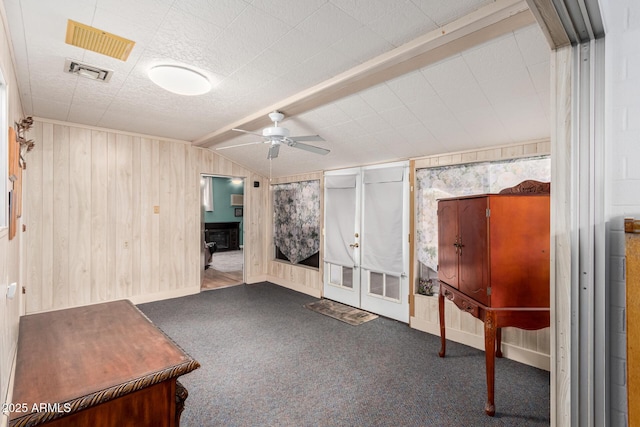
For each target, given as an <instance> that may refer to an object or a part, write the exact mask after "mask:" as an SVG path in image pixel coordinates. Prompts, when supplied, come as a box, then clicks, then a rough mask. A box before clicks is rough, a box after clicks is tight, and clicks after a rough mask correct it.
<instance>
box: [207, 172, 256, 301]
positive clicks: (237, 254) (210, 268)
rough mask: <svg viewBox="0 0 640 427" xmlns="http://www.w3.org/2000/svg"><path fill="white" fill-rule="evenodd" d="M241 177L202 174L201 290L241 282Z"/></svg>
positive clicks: (242, 187)
mask: <svg viewBox="0 0 640 427" xmlns="http://www.w3.org/2000/svg"><path fill="white" fill-rule="evenodd" d="M244 181H245V180H244V178H243V177H232V176H220V175H204V174H203V175H202V176H201V179H200V188H201V196H200V197H201V206H202V209H201V216H200V218H201V219H200V230H201V236H200V238H201V240H202V251H201V260H202V262H201V282H200V283H201V285H200V288H201V289H202V290H209V289H219V288H226V287H229V286H235V285H240V284H243V283H244V221H243V219H244Z"/></svg>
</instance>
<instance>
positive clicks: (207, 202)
mask: <svg viewBox="0 0 640 427" xmlns="http://www.w3.org/2000/svg"><path fill="white" fill-rule="evenodd" d="M202 179H203V181H202V205H203V206H204V210H205V211H206V212H213V177H212V176H203V177H202Z"/></svg>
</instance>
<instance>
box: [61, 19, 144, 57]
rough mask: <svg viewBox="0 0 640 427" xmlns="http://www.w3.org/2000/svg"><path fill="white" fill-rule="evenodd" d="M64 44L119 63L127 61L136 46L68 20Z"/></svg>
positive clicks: (120, 38)
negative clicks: (116, 60)
mask: <svg viewBox="0 0 640 427" xmlns="http://www.w3.org/2000/svg"><path fill="white" fill-rule="evenodd" d="M65 42H66V43H67V44H70V45H73V46H78V47H81V48H83V49H89V50H91V51H93V52H98V53H101V54H103V55H107V56H110V57H112V58H116V59H119V60H121V61H126V60H127V58H128V57H129V54H130V53H131V50H132V49H133V46H134V45H135V44H136V43H135V42H134V41H131V40H129V39H125V38H124V37H120V36H116V35H115V34H111V33H107V32H106V31H102V30H100V29H98V28H94V27H90V26H89V25H85V24H81V23H79V22H76V21H73V20H71V19H69V20H68V23H67V37H66V39H65Z"/></svg>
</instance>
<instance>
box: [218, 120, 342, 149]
mask: <svg viewBox="0 0 640 427" xmlns="http://www.w3.org/2000/svg"><path fill="white" fill-rule="evenodd" d="M269 118H270V119H271V121H272V122H273V126H270V127H266V128H264V129H262V133H257V132H250V131H248V130H244V129H232V130H234V131H236V132H243V133H248V134H250V135H257V136H260V137H262V138H263V140H262V141H256V142H247V143H245V144H237V145H230V146H228V147H219V148H216V150H226V149H227V148H235V147H242V146H245V145H255V144H271V146H270V147H269V153H268V154H267V159H275V158H276V157H278V153H279V152H280V145H282V144H285V145H288V146H289V147H293V148H299V149H301V150H305V151H309V152H311V153H315V154H322V155H325V154H328V153H329V150H327V149H324V148H320V147H314V146H313V145H309V144H303V143H302V142H300V141H324V138H322V137H321V136H319V135H304V136H289V129H287V128H284V127H281V126H278V124H279V123H280V122H281V121H282V119H283V118H284V114H282V113H281V112H279V111H274V112H273V113H269Z"/></svg>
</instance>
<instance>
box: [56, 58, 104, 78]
mask: <svg viewBox="0 0 640 427" xmlns="http://www.w3.org/2000/svg"><path fill="white" fill-rule="evenodd" d="M64 71H65V72H66V73H70V74H76V75H78V76H80V77H86V78H88V79H92V80H98V81H101V82H105V83H106V82H108V81H109V79H110V78H111V75H112V74H113V71H111V70H106V69H104V68H99V67H96V66H93V65H89V64H84V63H82V62H80V61H76V60H74V59H68V58H67V60H66V61H64Z"/></svg>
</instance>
